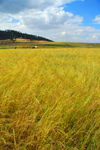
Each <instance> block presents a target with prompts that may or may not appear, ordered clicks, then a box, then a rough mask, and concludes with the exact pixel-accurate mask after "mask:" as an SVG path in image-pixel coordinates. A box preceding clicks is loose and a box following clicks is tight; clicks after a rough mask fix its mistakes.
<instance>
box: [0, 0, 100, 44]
mask: <svg viewBox="0 0 100 150" xmlns="http://www.w3.org/2000/svg"><path fill="white" fill-rule="evenodd" d="M7 29H10V30H16V31H20V32H22V33H28V34H33V35H38V36H42V37H45V38H48V39H50V40H53V41H58V42H87V43H88V42H89V43H100V0H0V30H7Z"/></svg>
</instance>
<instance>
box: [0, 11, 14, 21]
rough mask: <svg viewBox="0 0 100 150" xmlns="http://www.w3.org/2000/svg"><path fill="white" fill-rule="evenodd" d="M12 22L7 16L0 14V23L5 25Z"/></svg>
mask: <svg viewBox="0 0 100 150" xmlns="http://www.w3.org/2000/svg"><path fill="white" fill-rule="evenodd" d="M11 21H12V18H11V17H9V16H8V15H7V14H3V13H0V23H3V22H5V23H7V22H11Z"/></svg>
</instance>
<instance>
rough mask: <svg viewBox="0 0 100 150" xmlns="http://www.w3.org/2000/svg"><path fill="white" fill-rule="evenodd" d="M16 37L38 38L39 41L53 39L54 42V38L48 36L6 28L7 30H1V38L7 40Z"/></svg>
mask: <svg viewBox="0 0 100 150" xmlns="http://www.w3.org/2000/svg"><path fill="white" fill-rule="evenodd" d="M16 38H23V39H30V40H38V41H51V42H52V40H49V39H47V38H44V37H41V36H37V35H31V34H27V33H21V32H19V31H15V30H5V31H2V30H0V40H6V39H11V40H16Z"/></svg>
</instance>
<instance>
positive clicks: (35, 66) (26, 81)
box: [0, 48, 100, 150]
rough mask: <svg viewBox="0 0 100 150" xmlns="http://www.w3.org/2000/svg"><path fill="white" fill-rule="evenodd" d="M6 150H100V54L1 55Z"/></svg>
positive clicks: (0, 130)
mask: <svg viewBox="0 0 100 150" xmlns="http://www.w3.org/2000/svg"><path fill="white" fill-rule="evenodd" d="M0 149H1V150H15V149H16V150H100V48H91V49H90V48H55V49H53V48H48V49H46V48H45V49H42V48H40V49H3V50H2V49H1V50H0Z"/></svg>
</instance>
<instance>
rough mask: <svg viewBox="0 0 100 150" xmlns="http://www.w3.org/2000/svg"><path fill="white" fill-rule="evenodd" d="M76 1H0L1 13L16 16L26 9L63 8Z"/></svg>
mask: <svg viewBox="0 0 100 150" xmlns="http://www.w3.org/2000/svg"><path fill="white" fill-rule="evenodd" d="M73 1H76V0H38V1H36V0H0V12H4V13H10V14H16V13H18V12H21V11H24V10H26V9H35V10H41V9H45V8H47V7H50V6H61V5H64V4H66V3H71V2H73Z"/></svg>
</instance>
